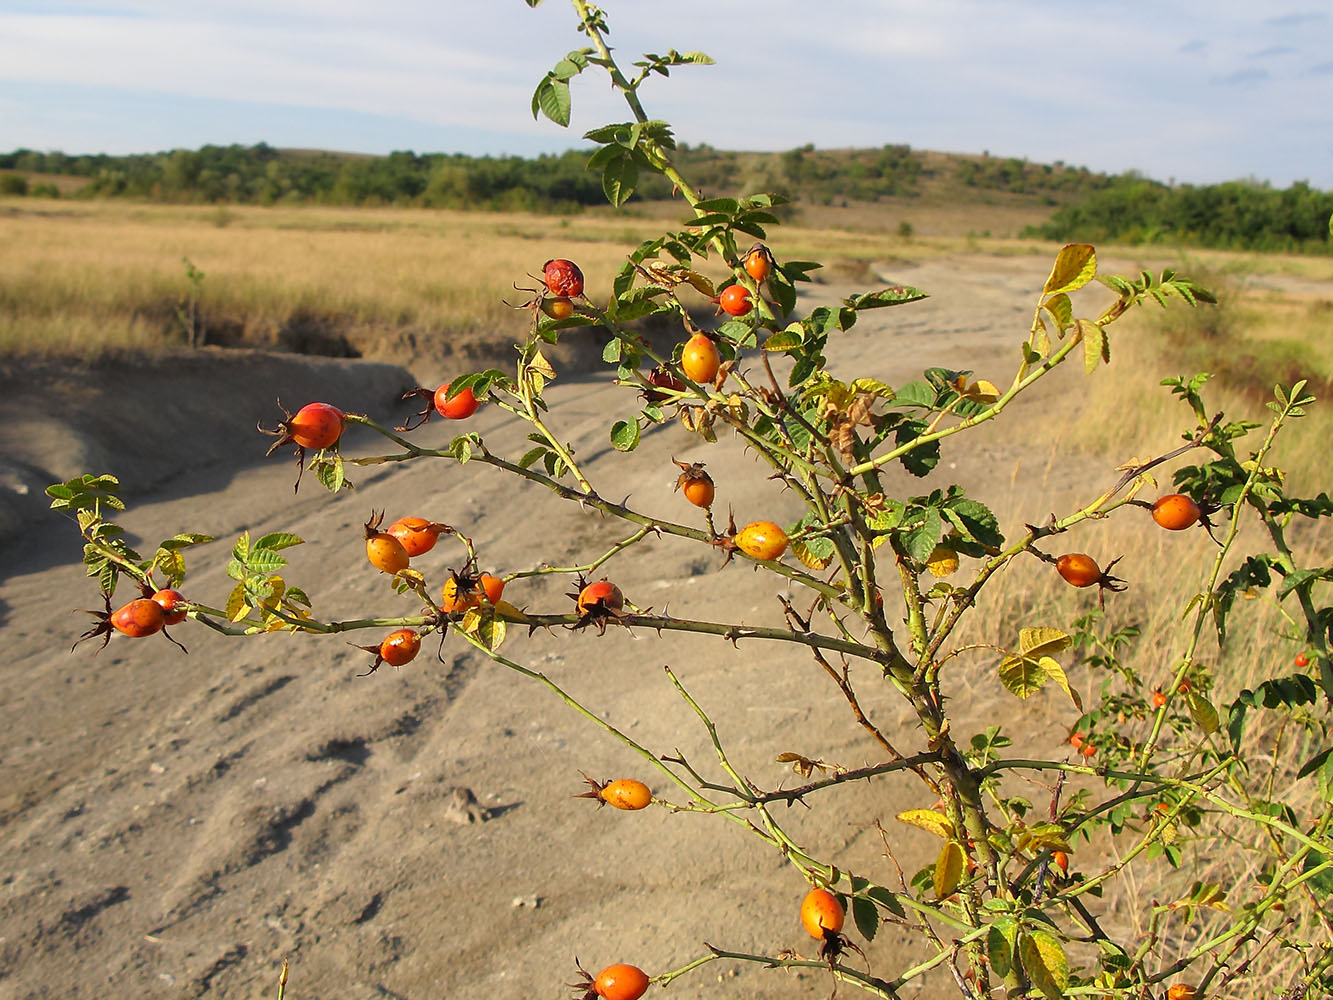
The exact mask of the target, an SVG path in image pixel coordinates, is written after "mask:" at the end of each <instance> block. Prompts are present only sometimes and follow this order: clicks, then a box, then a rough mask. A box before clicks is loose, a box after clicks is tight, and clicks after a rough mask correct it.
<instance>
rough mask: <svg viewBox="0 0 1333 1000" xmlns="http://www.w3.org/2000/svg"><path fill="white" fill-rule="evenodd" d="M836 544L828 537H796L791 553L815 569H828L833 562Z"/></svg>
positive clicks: (793, 540)
mask: <svg viewBox="0 0 1333 1000" xmlns="http://www.w3.org/2000/svg"><path fill="white" fill-rule="evenodd" d="M833 552H834V546H833V543H832V542H831V541H829V540H828V539H827V538H814V539H808V540H807V539H804V538H794V539H792V543H791V554H792V555H794V556H795V557H796V558H797V559H799V560H801V562H803V563H805V565H807V566H809V567H810V568H811V569H814V570H821V569H827V568H828V567H829V565H830V564H831V563H832V562H833Z"/></svg>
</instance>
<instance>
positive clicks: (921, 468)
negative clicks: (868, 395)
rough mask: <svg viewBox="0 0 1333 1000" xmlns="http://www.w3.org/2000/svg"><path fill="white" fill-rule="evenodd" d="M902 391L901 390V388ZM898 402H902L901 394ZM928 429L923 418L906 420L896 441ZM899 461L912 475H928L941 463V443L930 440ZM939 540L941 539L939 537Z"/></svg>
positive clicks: (910, 438)
mask: <svg viewBox="0 0 1333 1000" xmlns="http://www.w3.org/2000/svg"><path fill="white" fill-rule="evenodd" d="M899 391H900V392H901V390H899ZM897 402H900V403H901V402H902V397H901V395H900V396H899V397H898V399H897ZM925 430H926V423H925V421H922V420H905V421H903V422H902V423H901V424H899V425H898V428H897V430H895V431H894V439H895V441H896V442H897V443H898V444H900V445H902V444H906V443H907V442H908V441H911V440H913V439H915V438H918V437H920V436H921V435H922V434H923V433H924V432H925ZM899 461H901V462H902V463H903V468H905V469H906V470H907V471H908V472H910V473H911V474H912V475H914V476H917V477H922V476H928V475H929V474H930V471H931V470H932V469H934V468H935V466H936V465H938V464H939V461H940V443H939V441H930V442H927V443H926V444H923V445H920V446H918V447H916V448H913V449H912V450H911V451H909V452H907V453H906V454H904V455H903V456H902V457H901V458H900V459H899ZM936 541H937V542H938V541H939V539H938V538H937V539H936Z"/></svg>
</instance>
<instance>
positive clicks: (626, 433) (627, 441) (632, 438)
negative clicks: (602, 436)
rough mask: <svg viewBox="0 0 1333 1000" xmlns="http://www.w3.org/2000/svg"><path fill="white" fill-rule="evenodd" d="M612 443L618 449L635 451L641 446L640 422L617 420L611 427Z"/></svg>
mask: <svg viewBox="0 0 1333 1000" xmlns="http://www.w3.org/2000/svg"><path fill="white" fill-rule="evenodd" d="M611 445H612V447H614V448H615V449H616V451H633V450H634V449H635V448H637V447H638V446H639V422H638V421H637V420H617V421H616V422H615V424H614V426H612V428H611Z"/></svg>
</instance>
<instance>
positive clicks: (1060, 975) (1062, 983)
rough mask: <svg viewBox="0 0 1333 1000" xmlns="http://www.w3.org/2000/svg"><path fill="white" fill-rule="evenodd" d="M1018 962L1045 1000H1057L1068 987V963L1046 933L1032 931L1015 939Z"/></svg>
mask: <svg viewBox="0 0 1333 1000" xmlns="http://www.w3.org/2000/svg"><path fill="white" fill-rule="evenodd" d="M1018 958H1019V961H1020V962H1022V964H1023V971H1025V972H1026V973H1027V974H1028V979H1030V980H1032V985H1033V986H1035V987H1037V989H1039V990H1041V992H1042V994H1043V995H1044V996H1045V997H1046V998H1047V1000H1061V998H1062V997H1063V996H1064V995H1065V989H1066V987H1068V986H1069V959H1068V958H1066V957H1065V950H1064V949H1063V948H1062V947H1060V942H1059V941H1057V940H1056V939H1055V938H1054V937H1053V936H1052V935H1050V934H1048V933H1047V932H1046V931H1032V932H1031V933H1027V934H1022V935H1020V936H1019V938H1018Z"/></svg>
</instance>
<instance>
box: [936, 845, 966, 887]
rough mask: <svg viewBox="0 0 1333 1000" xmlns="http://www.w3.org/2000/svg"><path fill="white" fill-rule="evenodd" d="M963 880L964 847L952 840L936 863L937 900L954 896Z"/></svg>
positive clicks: (945, 846)
mask: <svg viewBox="0 0 1333 1000" xmlns="http://www.w3.org/2000/svg"><path fill="white" fill-rule="evenodd" d="M962 880H963V845H962V844H960V843H958V841H956V840H951V841H949V842H948V843H947V844H945V845H944V848H943V850H941V851H940V856H939V858H938V859H937V860H936V861H935V898H936V899H944V898H945V897H946V896H952V895H953V894H954V892H955V891H956V890H957V889H958V883H959V882H961V881H962Z"/></svg>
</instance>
